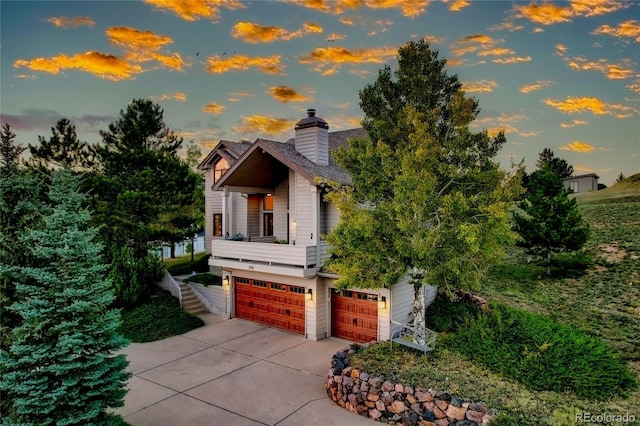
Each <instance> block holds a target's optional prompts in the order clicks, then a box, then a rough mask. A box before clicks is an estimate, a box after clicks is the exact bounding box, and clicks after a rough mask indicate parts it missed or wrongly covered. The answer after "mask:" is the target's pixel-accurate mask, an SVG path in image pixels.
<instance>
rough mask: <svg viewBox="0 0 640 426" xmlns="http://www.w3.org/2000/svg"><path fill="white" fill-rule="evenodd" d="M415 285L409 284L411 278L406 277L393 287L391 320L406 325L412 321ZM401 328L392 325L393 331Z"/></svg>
mask: <svg viewBox="0 0 640 426" xmlns="http://www.w3.org/2000/svg"><path fill="white" fill-rule="evenodd" d="M413 296H414V295H413V285H411V284H409V277H404V278H402V279H401V280H400V281H398V282H397V283H396V284H394V285H393V286H392V287H391V303H390V305H391V319H392V320H393V321H396V322H401V323H406V322H409V321H411V318H412V314H413ZM399 328H400V327H399V326H397V325H392V329H393V331H396V330H397V329H399Z"/></svg>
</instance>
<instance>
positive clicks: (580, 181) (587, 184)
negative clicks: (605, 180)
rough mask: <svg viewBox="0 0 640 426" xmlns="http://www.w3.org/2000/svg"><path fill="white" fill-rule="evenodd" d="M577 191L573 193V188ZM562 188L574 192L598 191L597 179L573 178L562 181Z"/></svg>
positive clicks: (593, 177)
mask: <svg viewBox="0 0 640 426" xmlns="http://www.w3.org/2000/svg"><path fill="white" fill-rule="evenodd" d="M576 184H577V185H578V190H577V191H575V189H574V188H575V186H574V185H576ZM564 187H565V188H566V189H574V192H589V191H597V190H598V179H597V178H596V177H595V176H575V177H571V178H566V179H564Z"/></svg>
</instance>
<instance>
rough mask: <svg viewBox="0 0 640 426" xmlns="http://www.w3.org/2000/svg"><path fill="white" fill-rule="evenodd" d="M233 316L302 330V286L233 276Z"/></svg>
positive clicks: (285, 328)
mask: <svg viewBox="0 0 640 426" xmlns="http://www.w3.org/2000/svg"><path fill="white" fill-rule="evenodd" d="M235 284H236V286H235V288H236V292H235V294H236V317H238V318H243V319H247V320H249V321H254V322H258V323H261V324H264V325H268V326H270V327H276V328H280V329H283V330H287V331H291V332H294V333H298V334H304V332H305V329H304V327H305V301H304V287H299V286H292V285H288V284H280V283H270V282H266V281H259V280H252V279H248V278H243V277H235Z"/></svg>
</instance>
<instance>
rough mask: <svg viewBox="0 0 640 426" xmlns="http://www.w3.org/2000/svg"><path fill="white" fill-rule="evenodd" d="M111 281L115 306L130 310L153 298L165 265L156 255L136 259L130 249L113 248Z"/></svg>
mask: <svg viewBox="0 0 640 426" xmlns="http://www.w3.org/2000/svg"><path fill="white" fill-rule="evenodd" d="M109 257H110V258H111V269H110V271H109V279H110V280H111V283H112V286H113V290H114V295H115V297H116V298H115V301H114V305H115V306H117V307H120V308H128V307H133V306H136V305H138V304H140V303H143V302H146V301H148V300H149V297H150V296H151V291H152V289H153V286H154V283H155V282H157V281H159V280H160V279H161V278H162V275H163V274H164V265H163V263H162V261H161V260H160V259H159V258H158V257H157V256H155V255H153V254H149V255H147V257H145V258H136V257H135V255H134V254H133V251H132V250H131V249H129V248H128V247H115V246H114V247H112V249H111V251H110V256H109Z"/></svg>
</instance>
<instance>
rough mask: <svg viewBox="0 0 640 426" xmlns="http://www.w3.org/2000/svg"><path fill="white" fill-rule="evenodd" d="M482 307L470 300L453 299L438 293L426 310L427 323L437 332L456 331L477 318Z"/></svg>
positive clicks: (428, 326)
mask: <svg viewBox="0 0 640 426" xmlns="http://www.w3.org/2000/svg"><path fill="white" fill-rule="evenodd" d="M479 311H480V308H479V307H478V306H476V305H474V304H473V303H471V302H470V301H466V300H462V301H452V300H450V299H449V298H447V297H446V296H442V295H438V297H437V298H436V300H434V301H433V303H432V304H431V305H429V307H428V308H427V311H426V324H427V328H430V329H432V330H434V331H437V332H439V333H440V332H455V331H456V330H458V328H460V327H462V326H464V325H465V324H467V323H468V322H469V320H471V319H472V318H475V317H476V315H477V314H478V312H479Z"/></svg>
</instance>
